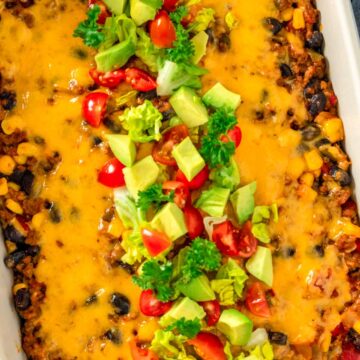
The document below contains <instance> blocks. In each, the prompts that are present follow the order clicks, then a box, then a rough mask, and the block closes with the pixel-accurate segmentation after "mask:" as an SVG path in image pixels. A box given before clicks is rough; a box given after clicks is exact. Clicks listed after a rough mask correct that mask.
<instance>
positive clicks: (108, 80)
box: [89, 68, 125, 89]
mask: <svg viewBox="0 0 360 360" xmlns="http://www.w3.org/2000/svg"><path fill="white" fill-rule="evenodd" d="M89 74H90V76H91V78H92V79H93V80H94V82H95V84H97V85H99V86H103V87H106V88H109V89H113V88H115V87H117V86H118V85H119V84H120V83H122V82H123V81H124V80H125V71H124V70H122V69H119V70H114V71H107V72H105V73H104V72H101V71H98V70H96V69H95V68H93V69H91V70H90V71H89Z"/></svg>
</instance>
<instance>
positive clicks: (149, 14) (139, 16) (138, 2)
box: [130, 0, 162, 26]
mask: <svg viewBox="0 0 360 360" xmlns="http://www.w3.org/2000/svg"><path fill="white" fill-rule="evenodd" d="M161 6H162V1H161V0H130V16H131V18H132V19H133V20H134V21H135V24H136V25H137V26H140V25H142V24H144V23H146V22H147V21H149V20H153V19H154V18H155V15H156V13H157V10H158V9H159V8H161Z"/></svg>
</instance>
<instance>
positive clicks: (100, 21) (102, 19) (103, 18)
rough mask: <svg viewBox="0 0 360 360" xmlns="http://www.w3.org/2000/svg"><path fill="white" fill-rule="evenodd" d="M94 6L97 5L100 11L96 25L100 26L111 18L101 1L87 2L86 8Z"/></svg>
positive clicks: (91, 0)
mask: <svg viewBox="0 0 360 360" xmlns="http://www.w3.org/2000/svg"><path fill="white" fill-rule="evenodd" d="M94 5H98V6H99V7H100V10H101V11H100V14H99V18H98V21H97V23H98V24H101V25H103V24H105V21H106V18H108V17H109V16H111V13H110V12H109V10H108V9H107V7H106V5H105V4H104V2H103V1H101V0H89V1H88V7H89V8H91V7H93V6H94Z"/></svg>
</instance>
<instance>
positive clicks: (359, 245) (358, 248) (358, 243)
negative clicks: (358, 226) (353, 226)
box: [356, 239, 360, 252]
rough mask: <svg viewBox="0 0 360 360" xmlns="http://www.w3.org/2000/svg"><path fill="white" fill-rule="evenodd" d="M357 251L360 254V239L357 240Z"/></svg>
mask: <svg viewBox="0 0 360 360" xmlns="http://www.w3.org/2000/svg"><path fill="white" fill-rule="evenodd" d="M356 250H357V251H358V252H360V239H357V240H356Z"/></svg>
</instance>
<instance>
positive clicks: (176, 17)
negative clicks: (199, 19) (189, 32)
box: [170, 5, 189, 25]
mask: <svg viewBox="0 0 360 360" xmlns="http://www.w3.org/2000/svg"><path fill="white" fill-rule="evenodd" d="M188 12H189V11H188V9H187V7H186V6H184V5H181V6H178V7H177V8H176V10H175V11H173V12H172V13H170V19H171V21H172V22H173V23H174V24H175V25H178V24H180V23H181V20H182V19H183V18H184V17H185V16H186V15H187V14H188Z"/></svg>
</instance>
